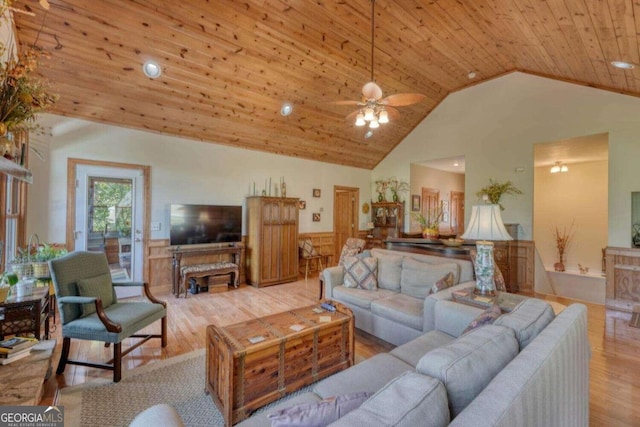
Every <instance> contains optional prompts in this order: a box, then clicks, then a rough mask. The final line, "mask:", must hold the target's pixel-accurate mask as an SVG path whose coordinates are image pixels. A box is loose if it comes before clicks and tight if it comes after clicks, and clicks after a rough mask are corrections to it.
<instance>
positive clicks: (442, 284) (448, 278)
mask: <svg viewBox="0 0 640 427" xmlns="http://www.w3.org/2000/svg"><path fill="white" fill-rule="evenodd" d="M452 286H453V273H452V272H448V273H447V274H446V275H445V276H444V277H443V278H442V279H440V280H438V281H437V282H436V283H434V285H433V286H432V287H431V292H429V293H432V294H435V293H436V292H440V291H441V290H443V289H447V288H450V287H452Z"/></svg>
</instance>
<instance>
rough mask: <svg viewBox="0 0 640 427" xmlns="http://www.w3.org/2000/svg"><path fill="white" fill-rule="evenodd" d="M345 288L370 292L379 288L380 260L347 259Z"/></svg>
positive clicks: (345, 263)
mask: <svg viewBox="0 0 640 427" xmlns="http://www.w3.org/2000/svg"><path fill="white" fill-rule="evenodd" d="M344 286H345V287H346V288H362V289H366V290H369V291H373V290H376V289H377V288H378V258H375V257H368V258H358V257H346V258H345V259H344Z"/></svg>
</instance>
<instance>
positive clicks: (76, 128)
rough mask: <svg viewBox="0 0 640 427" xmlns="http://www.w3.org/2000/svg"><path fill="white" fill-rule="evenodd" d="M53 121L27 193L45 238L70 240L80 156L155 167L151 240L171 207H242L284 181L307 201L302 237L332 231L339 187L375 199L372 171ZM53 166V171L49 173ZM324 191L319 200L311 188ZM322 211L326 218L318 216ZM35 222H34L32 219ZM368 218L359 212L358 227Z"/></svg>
mask: <svg viewBox="0 0 640 427" xmlns="http://www.w3.org/2000/svg"><path fill="white" fill-rule="evenodd" d="M40 121H41V122H42V123H49V124H53V126H54V127H53V132H52V133H53V136H52V137H51V139H50V142H49V152H48V153H47V154H48V155H47V164H42V163H41V162H39V161H37V160H32V161H31V165H30V166H31V167H32V168H33V169H34V171H33V172H34V181H35V182H34V184H33V186H32V187H31V188H30V191H29V212H39V213H42V212H45V213H46V214H45V215H40V214H38V215H33V216H32V215H31V214H29V218H30V221H29V222H28V224H27V227H28V230H27V231H28V233H31V232H37V233H38V235H39V236H40V240H41V241H43V240H44V241H51V242H64V241H65V231H66V230H65V224H66V196H67V194H66V188H67V159H68V158H70V157H71V158H81V159H90V160H103V161H112V162H121V163H133V164H141V165H149V166H151V221H152V222H161V223H162V229H161V230H160V231H154V232H152V233H151V238H152V239H160V238H168V237H169V228H168V225H169V224H168V221H169V205H170V204H171V203H202V204H244V200H245V197H246V196H247V195H249V193H250V192H253V183H254V182H255V183H256V191H258V192H259V191H260V190H262V188H263V187H264V182H265V179H267V180H268V178H269V177H271V178H272V183H275V182H278V180H279V178H280V177H281V176H284V177H285V182H286V184H287V196H288V197H299V198H300V199H302V200H306V201H307V208H306V210H302V211H300V227H299V230H300V232H303V233H305V232H323V231H333V186H334V185H341V186H350V187H358V188H360V200H361V201H362V202H363V201H368V200H370V199H371V184H370V182H371V172H370V171H369V170H365V169H358V168H352V167H346V166H338V165H331V164H326V163H321V162H316V161H311V160H302V159H297V158H293V157H285V156H279V155H275V154H268V153H263V152H258V151H250V150H244V149H239V148H233V147H228V146H224V145H217V144H208V143H203V142H197V141H191V140H186V139H181V138H175V137H169V136H163V135H158V134H155V133H150V132H142V131H136V130H131V129H125V128H121V127H116V126H109V125H104V124H97V123H93V122H88V121H83V120H76V119H68V118H62V117H58V116H51V115H43V117H42V118H41V120H40ZM47 167H48V168H49V170H48V171H47V170H46V169H47ZM314 188H319V189H321V190H322V197H321V198H313V197H312V189H314ZM320 210H322V211H323V212H322V216H321V217H322V221H321V222H312V220H311V214H312V212H319V211H320ZM31 218H33V220H31ZM367 220H368V216H367V215H364V214H362V213H361V212H360V224H363V223H364V224H366V222H367Z"/></svg>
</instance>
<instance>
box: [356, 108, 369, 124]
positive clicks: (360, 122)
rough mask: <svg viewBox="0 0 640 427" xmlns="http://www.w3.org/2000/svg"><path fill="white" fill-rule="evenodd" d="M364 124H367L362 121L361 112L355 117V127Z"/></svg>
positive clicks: (362, 115)
mask: <svg viewBox="0 0 640 427" xmlns="http://www.w3.org/2000/svg"><path fill="white" fill-rule="evenodd" d="M365 124H367V122H366V121H365V120H364V114H362V111H361V112H359V113H358V115H357V116H356V126H364V125H365Z"/></svg>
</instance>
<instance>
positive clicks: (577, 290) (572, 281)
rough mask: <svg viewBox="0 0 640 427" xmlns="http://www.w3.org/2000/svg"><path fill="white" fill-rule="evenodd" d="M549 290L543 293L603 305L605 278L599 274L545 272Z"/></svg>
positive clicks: (568, 271)
mask: <svg viewBox="0 0 640 427" xmlns="http://www.w3.org/2000/svg"><path fill="white" fill-rule="evenodd" d="M546 272H547V278H548V279H549V285H550V287H551V288H550V289H548V291H547V292H544V293H554V292H553V291H555V294H556V295H558V296H562V297H566V298H571V299H575V300H579V301H587V302H592V303H595V304H604V300H605V282H606V280H605V278H604V276H601V275H600V274H593V273H587V274H580V272H579V271H571V270H567V271H563V272H559V271H553V270H546Z"/></svg>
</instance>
